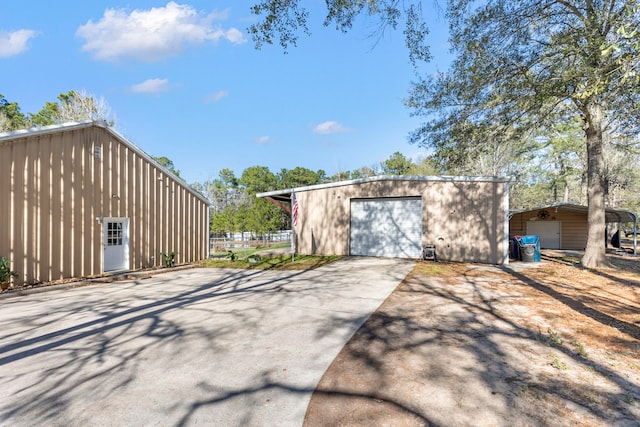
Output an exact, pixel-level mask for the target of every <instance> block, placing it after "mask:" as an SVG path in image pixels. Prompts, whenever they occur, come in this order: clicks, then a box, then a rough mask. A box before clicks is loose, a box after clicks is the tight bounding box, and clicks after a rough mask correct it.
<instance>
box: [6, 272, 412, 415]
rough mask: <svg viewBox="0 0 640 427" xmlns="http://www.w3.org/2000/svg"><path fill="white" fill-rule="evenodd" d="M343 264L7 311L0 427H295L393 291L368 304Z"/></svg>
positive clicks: (210, 278)
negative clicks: (330, 369) (342, 353)
mask: <svg viewBox="0 0 640 427" xmlns="http://www.w3.org/2000/svg"><path fill="white" fill-rule="evenodd" d="M341 262H342V261H341ZM345 262H350V263H351V264H347V265H348V266H352V267H351V268H347V269H346V273H345V270H341V269H340V268H337V267H334V266H327V268H326V269H323V268H320V269H318V270H312V271H248V270H232V269H227V270H218V269H195V270H189V271H183V272H173V273H166V274H161V275H157V276H155V277H153V278H151V279H146V280H137V281H132V282H114V283H111V284H108V285H100V286H93V287H86V288H78V289H73V290H69V291H63V292H60V291H54V292H48V293H41V294H37V295H33V296H28V297H24V298H13V299H11V300H5V301H3V308H4V310H3V311H2V312H1V313H0V331H1V333H0V387H2V388H3V392H4V396H5V397H4V398H3V400H2V403H0V424H5V423H6V424H13V425H65V426H81V425H82V426H84V425H105V424H119V425H139V424H163V425H193V424H202V423H205V424H208V425H244V424H254V425H255V424H265V423H266V424H280V425H299V424H300V423H301V422H302V419H303V417H304V411H305V409H306V403H307V402H308V398H309V397H310V396H311V392H312V391H313V389H314V388H315V385H316V384H317V381H318V380H319V378H320V376H321V374H322V372H324V370H325V369H326V367H327V366H328V365H329V363H330V361H331V360H332V359H333V357H334V356H335V354H337V352H338V351H339V349H340V348H341V346H342V345H343V344H344V342H345V341H346V340H347V339H348V338H349V337H350V336H351V334H352V333H353V332H354V331H355V330H356V329H357V328H358V327H359V326H360V325H361V324H362V323H363V322H364V321H365V319H366V318H367V317H368V315H369V314H370V313H371V312H372V311H374V310H375V308H376V307H377V306H378V305H379V304H380V302H381V301H382V300H383V299H384V296H386V295H388V293H389V292H391V290H392V289H393V287H394V286H395V285H397V283H398V281H396V280H397V274H395V273H394V272H389V273H381V272H382V271H384V268H381V269H379V271H378V273H376V274H383V275H384V277H383V278H382V279H383V280H386V281H387V282H388V283H387V284H386V285H385V286H387V287H388V290H387V291H385V292H386V293H384V292H383V293H384V296H381V295H382V294H381V295H378V296H377V297H376V298H370V299H367V298H364V296H363V295H358V294H359V292H356V291H355V289H354V286H353V285H354V281H357V280H359V278H361V277H366V275H367V274H368V273H363V272H362V271H361V268H360V267H359V264H358V262H360V261H357V260H356V261H345ZM354 263H355V264H354ZM409 270H410V268H406V272H408V271H409ZM349 272H351V273H352V275H351V276H350V275H349V274H348V273H349ZM406 272H405V274H406ZM360 286H364V284H362V285H360ZM374 291H375V289H372V290H371V292H374ZM380 292H382V291H380ZM298 343H304V344H298ZM292 361H294V362H292ZM296 361H297V362H296Z"/></svg>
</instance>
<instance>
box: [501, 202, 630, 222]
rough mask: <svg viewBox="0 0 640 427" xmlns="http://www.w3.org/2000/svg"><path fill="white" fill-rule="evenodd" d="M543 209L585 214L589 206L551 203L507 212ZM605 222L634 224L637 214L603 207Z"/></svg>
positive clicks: (510, 213)
mask: <svg viewBox="0 0 640 427" xmlns="http://www.w3.org/2000/svg"><path fill="white" fill-rule="evenodd" d="M543 209H554V210H556V209H557V210H561V211H565V212H573V213H580V214H584V215H587V213H588V211H589V208H588V207H587V206H584V205H578V204H575V203H564V202H563V203H553V204H551V205H546V206H540V207H537V208H533V209H522V210H514V211H510V212H509V216H510V217H511V216H513V215H516V214H519V213H526V212H536V211H540V210H543ZM604 211H605V222H607V223H617V222H622V223H627V222H632V223H634V224H637V221H638V216H637V215H636V214H635V213H633V212H631V211H627V210H623V209H614V208H605V210H604Z"/></svg>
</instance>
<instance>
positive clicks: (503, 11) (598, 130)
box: [408, 0, 640, 267]
mask: <svg viewBox="0 0 640 427" xmlns="http://www.w3.org/2000/svg"><path fill="white" fill-rule="evenodd" d="M639 8H640V6H639V5H638V4H637V2H635V1H633V0H627V1H617V0H580V1H565V0H545V1H539V0H520V1H510V2H504V1H499V0H490V1H487V2H486V3H483V4H479V5H478V4H477V3H475V2H473V1H471V0H463V1H458V2H450V6H449V9H448V15H449V17H450V29H451V42H452V46H453V50H454V52H455V53H456V55H457V56H456V59H455V60H454V62H453V64H452V66H451V69H450V70H449V72H448V73H445V74H442V75H441V76H439V77H437V78H429V77H424V78H422V79H421V80H420V81H419V82H418V83H417V84H416V85H415V87H414V88H413V90H412V93H411V96H410V98H409V100H408V104H409V105H410V106H412V107H414V108H415V109H416V110H415V111H416V112H417V113H419V114H422V115H425V116H429V115H430V114H437V117H435V118H434V119H432V120H429V121H428V122H426V123H425V124H424V125H423V126H422V127H421V128H420V129H418V130H417V131H416V132H414V133H413V134H412V138H411V139H412V141H413V142H417V143H420V144H424V145H436V146H438V145H440V144H441V143H442V141H444V140H445V138H446V135H447V134H451V133H453V134H454V135H455V134H456V132H459V129H458V125H457V124H459V123H472V124H474V125H481V124H483V123H491V124H492V125H493V126H495V128H496V129H497V130H500V129H504V130H505V131H507V130H511V131H515V133H514V134H513V135H514V138H515V139H524V138H526V136H527V134H528V133H531V132H533V131H534V130H535V129H537V128H540V127H541V126H545V125H547V126H548V120H549V119H550V118H552V117H553V114H554V112H555V111H557V109H571V110H573V111H574V112H575V114H577V115H578V116H579V117H580V119H581V121H582V126H583V141H584V144H585V145H584V149H585V151H586V159H587V169H586V176H587V202H588V206H589V209H588V223H589V227H588V236H587V247H586V250H585V255H584V257H583V259H582V264H583V265H584V266H587V267H595V266H600V265H604V264H606V259H605V246H604V245H603V244H602V242H604V237H605V236H604V229H605V218H604V194H605V191H604V190H605V188H604V156H603V138H604V136H603V135H605V134H606V133H607V132H611V131H612V130H613V129H616V132H620V133H623V134H626V135H637V133H638V131H639V126H638V119H637V117H638V113H639V112H640V87H639V85H638V83H639V77H638V76H639V75H640V70H639V69H638V68H639V58H640V44H639V42H638V28H639V27H640V9H639ZM623 106H624V108H623ZM514 124H516V127H514Z"/></svg>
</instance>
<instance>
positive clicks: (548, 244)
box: [527, 221, 560, 249]
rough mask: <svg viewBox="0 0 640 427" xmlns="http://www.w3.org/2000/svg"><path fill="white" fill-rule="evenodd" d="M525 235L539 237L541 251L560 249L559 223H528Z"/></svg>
mask: <svg viewBox="0 0 640 427" xmlns="http://www.w3.org/2000/svg"><path fill="white" fill-rule="evenodd" d="M527 234H529V235H534V236H540V248H542V249H560V221H528V222H527Z"/></svg>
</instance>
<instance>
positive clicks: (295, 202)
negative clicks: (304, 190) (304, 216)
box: [291, 193, 298, 227]
mask: <svg viewBox="0 0 640 427" xmlns="http://www.w3.org/2000/svg"><path fill="white" fill-rule="evenodd" d="M291 217H292V220H291V222H292V223H293V226H294V227H296V226H297V225H298V199H296V193H291Z"/></svg>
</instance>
